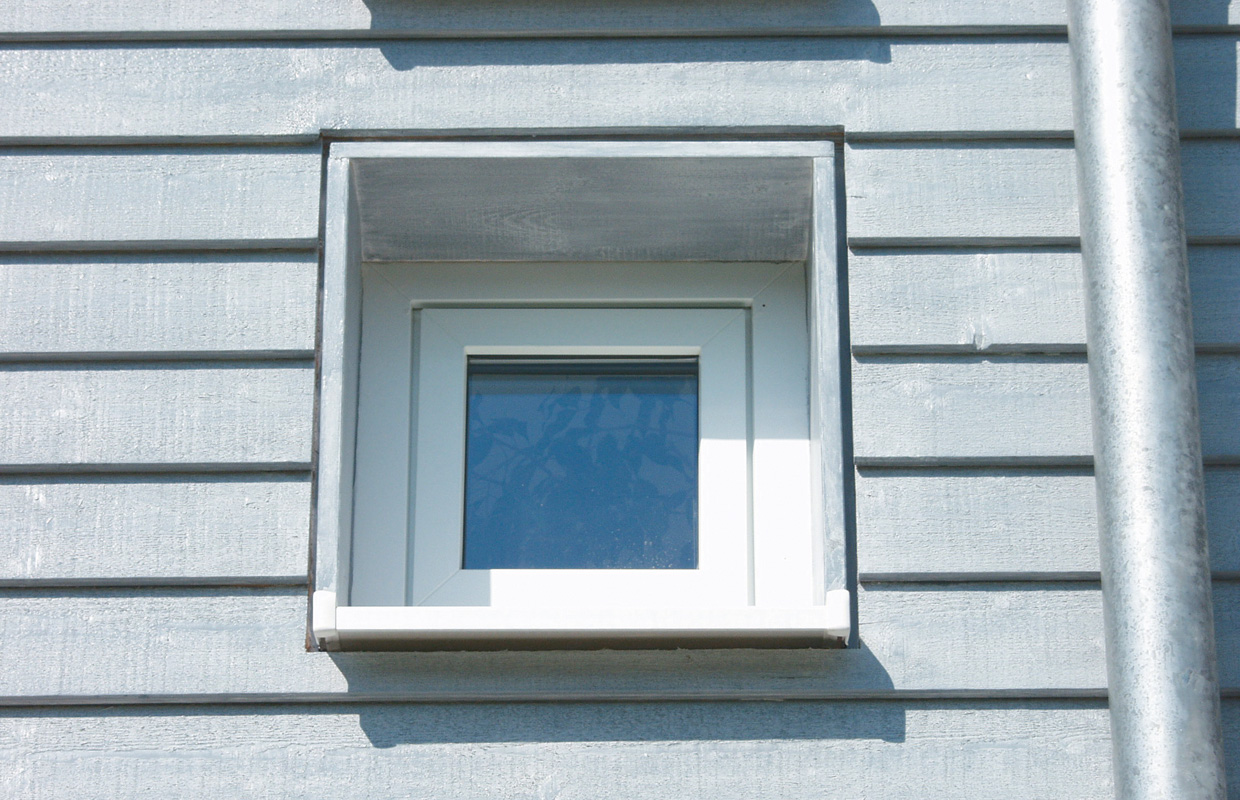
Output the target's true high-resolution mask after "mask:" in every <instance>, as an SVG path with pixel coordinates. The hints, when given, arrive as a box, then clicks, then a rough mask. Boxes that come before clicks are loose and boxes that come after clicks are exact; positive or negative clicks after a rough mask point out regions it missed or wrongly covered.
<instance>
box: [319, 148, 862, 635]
mask: <svg viewBox="0 0 1240 800" xmlns="http://www.w3.org/2000/svg"><path fill="white" fill-rule="evenodd" d="M773 154H774V157H783V158H797V159H803V160H807V161H808V162H809V163H811V164H812V170H811V171H810V172H809V174H810V175H812V180H811V181H810V185H809V186H806V187H805V191H806V192H807V193H808V194H809V197H810V198H811V201H812V202H811V204H810V207H811V209H812V211H811V213H809V214H808V215H807V219H806V220H805V221H804V225H805V226H806V231H805V234H806V236H807V238H808V241H809V245H808V250H807V252H806V258H805V260H804V261H796V262H792V263H789V262H786V261H784V262H778V263H768V262H755V261H746V262H738V263H731V262H714V263H712V262H705V261H677V262H675V263H667V262H648V263H625V264H617V263H613V262H606V261H603V262H596V263H585V264H582V263H576V264H568V263H540V262H538V261H537V260H536V259H534V258H532V257H531V258H529V259H526V261H527V263H524V264H520V265H513V266H511V267H506V268H497V267H496V266H495V265H494V264H489V263H485V262H475V261H468V260H462V261H460V262H453V263H435V262H412V263H398V264H393V263H387V262H377V263H370V262H366V263H363V261H362V253H361V250H362V248H361V244H360V240H361V238H362V235H363V234H362V229H363V228H364V227H365V225H364V220H363V219H362V215H361V212H360V210H359V206H361V205H364V204H365V203H366V202H367V200H368V198H367V197H365V196H363V195H364V192H359V190H358V188H357V186H356V182H355V181H354V180H352V177H353V175H352V171H351V164H350V162H351V161H353V160H356V159H366V160H367V161H368V163H370V164H374V163H375V162H376V160H381V159H385V158H387V159H393V160H394V161H393V163H394V164H395V163H397V162H398V161H399V160H400V159H435V158H466V159H487V158H522V159H528V158H540V157H546V158H555V159H561V160H562V159H565V158H574V157H582V158H592V159H598V158H617V159H622V158H643V159H651V158H660V157H669V156H670V157H681V158H684V157H691V158H703V159H729V158H771V157H772V155H773ZM833 154H834V148H833V146H832V145H830V144H824V143H820V142H809V143H799V142H794V143H739V142H681V143H668V142H657V143H635V142H623V143H616V142H568V143H566V142H554V143H502V146H499V144H498V143H445V142H426V143H402V144H401V145H393V144H382V145H376V144H349V145H334V146H333V147H332V151H331V155H330V158H329V161H328V180H327V184H328V185H327V190H328V196H327V202H326V204H325V220H324V227H325V231H324V235H325V240H326V241H325V254H324V260H325V263H324V320H323V323H324V324H323V331H324V337H323V342H322V362H321V364H322V368H321V379H320V421H319V451H318V458H319V461H318V468H317V470H316V478H317V482H318V483H317V496H318V506H317V508H316V557H315V575H314V580H315V586H314V594H313V599H314V602H313V607H312V628H313V632H314V635H315V638H316V640H317V641H318V642H319V644H320V646H321V647H324V648H325V649H338V648H353V647H375V646H379V647H390V646H396V647H411V648H441V647H442V648H468V647H492V646H570V647H571V646H597V645H606V646H681V645H693V644H697V645H710V646H718V645H764V646H766V645H770V646H806V645H815V644H824V643H830V642H832V641H838V640H840V639H844V638H847V636H848V632H849V630H850V626H851V615H850V608H849V606H850V598H849V596H848V592H847V590H846V588H845V586H846V580H845V575H844V571H843V564H844V553H843V540H844V534H843V496H842V493H843V480H842V474H843V468H844V465H843V463H842V445H841V437H842V433H841V430H840V417H839V394H838V392H839V369H840V363H839V360H840V359H839V350H838V341H839V340H838V336H839V333H838V331H839V327H838V297H837V295H836V291H837V289H836V286H837V283H836V277H835V258H834V254H835V243H834V224H835V220H834V205H833V198H834V167H833ZM466 249H468V248H466ZM469 255H470V254H469V252H462V254H461V257H462V259H467V258H468V257H469ZM535 255H536V254H535ZM692 255H693V254H692V253H691V254H690V256H692ZM807 284H808V286H807ZM365 286H372V287H377V286H382V290H373V291H367V290H365V289H364V287H365ZM497 306H498V308H497ZM591 316H593V317H594V318H595V320H596V321H597V320H599V319H603V318H606V317H610V318H613V319H614V324H613V323H608V324H604V325H601V326H589V325H585V324H584V323H583V321H584V320H587V319H588V318H589V317H591ZM695 316H697V317H702V318H703V319H709V320H713V321H712V322H710V323H709V324H706V325H705V327H704V326H703V325H702V324H689V323H690V322H691V321H692V320H693V318H694V317H695ZM807 318H808V319H807ZM634 321H636V322H639V323H640V324H638V325H633V324H632V323H633V322H634ZM716 322H723V325H722V326H719V325H716V324H715V323H716ZM712 326H714V329H713V330H712V331H711V332H710V333H709V335H707V334H704V333H703V331H705V329H706V328H711V327H712ZM445 327H446V328H447V329H450V331H449V330H445V331H444V333H445V334H446V335H443V336H440V335H439V331H438V330H437V329H440V328H445ZM591 327H594V328H596V329H597V330H598V335H596V336H594V338H592V339H591V338H590V337H589V336H584V334H583V333H582V332H583V331H584V330H588V329H590V328H591ZM684 328H688V329H690V330H687V331H686V330H681V331H680V332H679V333H678V332H677V329H684ZM724 329H728V330H730V331H731V333H730V334H729V335H726V336H724V337H723V339H724V340H726V341H727V345H726V346H723V345H722V344H721V343H720V342H716V343H715V344H714V345H713V347H714V349H715V350H717V351H718V353H716V354H714V355H710V353H709V352H708V350H709V349H710V347H712V345H709V344H708V342H711V341H712V340H713V338H714V337H715V336H716V335H717V334H719V333H720V332H721V331H723V330H724ZM633 330H637V331H642V332H643V333H642V334H641V335H639V336H636V338H634V335H633V334H631V333H627V332H626V333H622V331H633ZM428 331H429V332H430V335H428ZM583 336H584V338H583ZM704 338H705V341H703V339H704ZM517 352H537V353H540V354H551V353H556V354H570V353H571V354H579V355H590V354H599V353H612V354H615V353H623V354H626V355H637V354H641V353H647V354H677V355H683V354H693V355H699V357H701V358H703V366H702V369H703V375H702V380H703V383H702V389H701V391H702V393H703V396H707V395H711V396H714V397H716V398H723V397H727V396H729V394H730V395H731V396H732V399H733V408H732V410H731V411H730V412H729V414H728V415H727V416H728V418H729V419H730V420H731V422H730V424H732V425H733V426H735V425H736V424H737V423H738V422H741V420H740V416H743V417H744V418H745V419H744V420H743V424H744V425H745V426H746V430H745V431H743V432H742V434H743V436H742V438H741V439H739V440H737V439H732V440H729V441H726V442H723V441H721V442H720V443H719V445H720V446H721V447H722V448H723V449H721V450H720V451H719V452H720V453H726V455H723V456H722V457H720V458H715V457H714V454H710V457H708V454H707V448H709V447H711V446H713V445H712V443H711V439H710V437H709V436H707V435H706V427H705V423H706V422H707V419H706V418H704V419H703V423H704V428H703V433H704V435H703V439H704V441H703V451H702V462H701V463H702V464H703V467H704V469H705V470H706V472H705V473H704V474H703V476H702V483H701V485H702V492H701V495H700V501H699V502H700V505H699V510H700V514H701V515H702V525H701V536H702V538H701V540H700V541H701V545H700V546H701V547H702V548H703V549H702V555H703V562H702V569H700V570H469V571H463V570H460V569H459V567H457V566H456V565H457V564H459V552H460V551H459V547H460V538H461V533H460V526H459V524H458V523H457V522H456V521H454V519H455V518H454V517H453V514H456V515H457V516H459V507H458V506H459V504H457V503H456V502H455V498H456V496H457V495H459V494H460V492H462V491H463V488H460V486H456V485H453V486H449V487H447V488H446V489H445V487H444V486H443V485H439V484H437V485H436V486H434V487H432V486H431V484H430V482H429V481H426V480H425V479H423V482H422V483H421V484H419V482H418V478H417V475H418V474H419V473H421V474H423V475H425V474H427V473H428V472H429V471H431V465H432V464H436V463H438V464H441V466H442V461H443V459H444V457H445V456H444V453H445V448H451V447H452V445H451V442H452V441H457V440H459V442H458V445H457V446H458V449H459V447H460V443H463V435H462V434H461V431H463V412H464V375H465V372H464V364H465V358H466V357H467V356H468V355H470V354H515V353H517ZM436 353H438V354H437V355H436ZM708 356H709V357H708ZM708 362H709V363H708ZM376 364H392V365H395V368H390V369H378V368H376V367H375V365H376ZM359 365H360V373H359ZM368 366H369V368H368ZM436 369H438V370H440V373H441V374H440V375H439V377H433V376H432V375H431V374H430V372H433V371H434V370H436ZM444 369H446V370H447V371H446V372H444V371H443V370H444ZM428 370H429V371H430V372H428ZM716 373H717V374H716ZM708 383H709V384H710V385H711V387H714V388H710V387H708ZM721 387H726V388H721ZM708 388H709V391H708ZM445 389H446V391H445ZM738 395H743V396H740V397H738ZM359 398H360V399H359ZM738 402H739V407H740V408H741V409H742V412H743V413H742V414H741V415H740V416H738V415H737V412H736V406H737V403H738ZM445 421H450V422H451V424H450V425H448V430H447V432H446V434H445V435H444V436H442V437H440V438H439V439H438V440H436V430H437V428H438V427H440V426H441V423H443V422H445ZM458 428H459V429H460V430H458ZM462 458H463V454H457V456H456V461H460V460H461V459H462ZM456 461H452V462H451V463H450V464H449V465H448V467H447V468H446V469H444V470H442V476H447V477H446V478H445V479H446V480H447V481H448V483H450V484H451V483H453V482H456V484H462V483H463V480H462V479H461V477H460V475H458V473H461V472H462V471H461V470H459V469H457V466H459V464H457V463H456ZM391 464H403V465H405V468H404V469H403V470H402V469H387V468H384V465H391ZM715 464H718V465H719V470H720V475H719V476H717V477H715V478H711V477H710V475H709V471H710V469H712V466H711V465H715ZM355 470H356V473H355ZM442 476H441V477H442ZM742 484H748V485H742ZM444 491H447V492H448V493H449V494H450V495H451V498H452V499H451V500H450V502H447V503H439V504H438V510H436V503H434V502H430V501H428V499H427V498H428V497H429V496H433V495H434V494H438V493H441V492H444ZM428 512H429V516H428ZM436 515H438V519H437V520H435V521H431V520H432V519H433V518H435V517H436ZM712 520H716V521H717V522H714V521H712ZM411 529H412V531H413V533H412V536H410V534H409V531H410V530H411ZM445 531H448V533H445ZM423 573H424V574H423ZM357 574H361V575H365V576H366V580H365V582H364V583H365V585H364V586H363V585H362V584H361V583H354V584H353V586H352V587H351V586H350V577H351V576H353V575H357ZM428 590H429V591H428ZM341 601H345V602H341ZM375 601H377V602H375ZM428 601H429V602H428Z"/></svg>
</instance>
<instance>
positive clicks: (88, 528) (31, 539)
mask: <svg viewBox="0 0 1240 800" xmlns="http://www.w3.org/2000/svg"><path fill="white" fill-rule="evenodd" d="M0 519H3V520H4V531H5V534H4V536H0V578H3V579H49V578H51V579H77V580H90V579H100V578H103V579H124V578H134V577H143V578H221V577H249V576H274V575H285V576H288V575H299V574H300V575H302V576H304V575H305V574H306V563H307V554H306V547H307V543H308V531H309V528H310V484H309V481H308V480H306V479H302V478H297V479H286V480H279V479H272V478H255V477H250V478H241V477H236V476H200V477H197V478H187V477H185V476H174V477H170V478H159V477H152V478H148V479H145V480H141V479H136V478H133V477H97V478H92V479H87V478H82V477H70V478H63V479H59V480H48V479H46V478H41V479H40V478H35V479H31V478H18V477H5V478H0Z"/></svg>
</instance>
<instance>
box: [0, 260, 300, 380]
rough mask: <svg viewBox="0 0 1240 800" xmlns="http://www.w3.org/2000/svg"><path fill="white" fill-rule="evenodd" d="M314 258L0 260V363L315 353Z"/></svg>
mask: <svg viewBox="0 0 1240 800" xmlns="http://www.w3.org/2000/svg"><path fill="white" fill-rule="evenodd" d="M317 275H318V263H317V260H316V259H315V257H314V256H313V255H291V256H285V257H273V256H270V255H267V256H250V257H245V256H237V255H202V256H193V257H186V256H145V257H136V258H135V257H128V258H126V257H113V258H98V257H95V258H90V257H79V258H72V257H69V258H66V257H64V256H59V257H44V258H12V257H10V258H5V259H0V304H3V305H4V307H5V309H6V312H5V314H4V315H3V316H2V317H0V354H3V353H8V354H29V355H31V356H39V355H54V354H73V353H82V354H91V353H93V354H107V353H126V352H151V353H154V352H159V351H193V350H205V351H212V350H214V351H243V350H258V351H273V350H298V349H300V350H313V349H314V309H315V292H316V284H317Z"/></svg>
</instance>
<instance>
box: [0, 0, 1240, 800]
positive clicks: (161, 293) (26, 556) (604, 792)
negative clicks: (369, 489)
mask: <svg viewBox="0 0 1240 800" xmlns="http://www.w3.org/2000/svg"><path fill="white" fill-rule="evenodd" d="M1060 6H1061V3H1060V2H1058V0H1037V2H1011V3H1006V2H1000V3H996V2H981V0H958V1H957V2H951V3H949V2H946V0H934V1H933V2H919V1H917V0H778V2H771V3H762V2H757V0H727V2H725V3H722V4H710V5H703V4H699V3H695V2H677V1H676V0H643V1H639V0H626V1H625V2H620V3H596V2H591V1H590V0H560V1H559V2H552V1H551V0H516V1H515V2H488V3H485V4H478V3H465V2H462V1H461V0H435V2H426V3H406V2H398V1H397V0H340V1H339V2H337V1H336V0H291V1H289V2H285V1H283V0H261V2H256V3H251V4H246V5H245V6H244V10H239V9H242V8H243V6H239V5H237V4H233V3H225V2H221V1H220V0H209V1H208V2H202V1H201V0H199V1H198V2H194V1H192V0H183V1H181V0H177V1H175V2H165V1H164V0H128V1H127V2H122V0H115V2H102V3H91V4H82V3H71V2H68V0H16V2H10V3H5V4H3V8H0V45H2V46H0V75H3V76H4V79H3V80H0V107H3V108H5V109H6V113H5V114H4V115H3V116H0V298H3V307H4V313H3V314H0V361H2V362H3V363H0V398H2V399H0V403H3V407H4V413H3V414H2V415H0V521H2V522H0V524H2V525H3V530H4V531H5V532H6V533H5V535H3V536H0V582H2V583H0V638H3V639H4V640H5V641H6V644H7V645H8V646H7V647H5V648H3V649H0V676H2V677H0V702H3V704H4V706H5V707H4V708H3V709H0V730H2V731H3V733H2V734H0V754H2V755H0V763H3V764H5V765H6V769H3V770H0V787H2V789H3V792H4V794H5V795H6V796H12V797H34V798H38V797H47V798H60V797H66V796H74V797H80V798H88V797H117V798H119V797H135V796H141V795H143V794H144V793H149V792H150V791H152V790H154V789H155V788H156V787H159V788H160V789H162V790H163V791H165V792H166V793H169V794H173V795H177V796H193V795H203V796H206V795H208V794H209V795H213V796H254V797H310V796H314V797H319V796H324V797H328V796H330V797H359V798H363V797H364V798H370V797H380V796H406V797H427V798H451V797H460V798H468V797H493V796H495V797H531V798H572V797H588V798H599V797H617V798H626V799H627V798H635V797H660V798H664V797H678V798H695V797H702V798H719V797H737V798H740V797H745V798H760V797H771V798H776V797H778V798H794V797H823V796H841V797H845V796H846V797H868V798H885V797H890V798H908V797H919V798H933V797H943V798H949V797H950V798H986V797H1002V798H1005V800H1016V799H1023V798H1056V799H1058V798H1063V797H1075V798H1104V797H1109V796H1110V780H1111V779H1110V751H1109V747H1110V745H1109V733H1108V727H1107V725H1108V723H1107V718H1106V711H1105V674H1104V673H1105V671H1104V665H1103V652H1102V628H1101V618H1100V598H1099V591H1098V585H1097V582H1096V580H1095V578H1096V570H1097V548H1096V542H1095V528H1094V518H1093V505H1092V489H1093V487H1092V478H1091V476H1090V470H1089V465H1088V454H1089V437H1088V427H1087V426H1088V418H1087V413H1086V407H1087V392H1088V389H1087V385H1086V376H1085V371H1084V348H1083V323H1082V310H1081V309H1082V303H1081V294H1080V277H1079V263H1078V262H1079V259H1078V255H1077V252H1076V241H1075V236H1076V232H1077V231H1076V207H1075V202H1076V193H1075V186H1074V182H1073V171H1072V170H1073V164H1072V152H1071V141H1070V138H1069V136H1068V135H1067V133H1066V132H1067V131H1068V130H1069V129H1070V128H1071V108H1070V93H1069V86H1068V84H1067V80H1068V61H1067V45H1066V36H1065V32H1064V30H1063V27H1062V26H1063V24H1064V23H1063V12H1062V8H1061V7H1060ZM1175 14H1176V20H1177V22H1178V24H1180V25H1192V26H1195V27H1193V28H1192V29H1191V31H1182V32H1181V35H1180V36H1179V37H1178V40H1177V69H1178V79H1179V89H1180V110H1181V120H1182V124H1183V127H1184V129H1185V132H1186V140H1185V145H1184V164H1185V180H1186V189H1187V195H1188V198H1187V199H1188V222H1189V230H1190V245H1191V247H1190V260H1191V266H1192V270H1193V274H1192V278H1193V288H1194V291H1195V292H1196V297H1195V301H1194V312H1195V325H1196V330H1197V335H1198V341H1199V343H1200V347H1201V354H1202V355H1201V358H1200V363H1199V376H1200V381H1201V397H1202V409H1203V431H1204V437H1205V449H1206V452H1207V454H1208V464H1207V486H1208V498H1207V499H1208V504H1209V509H1208V510H1209V515H1210V526H1211V548H1212V558H1213V563H1214V566H1215V569H1216V571H1217V572H1216V594H1215V603H1216V615H1217V625H1218V634H1219V650H1220V671H1221V675H1222V678H1223V682H1224V685H1225V695H1226V696H1227V697H1228V698H1229V699H1228V700H1227V702H1225V704H1224V711H1225V723H1226V730H1227V733H1228V738H1229V754H1230V758H1231V763H1232V767H1233V768H1232V773H1233V774H1234V775H1240V751H1238V749H1237V748H1238V747H1240V730H1238V724H1240V713H1238V710H1240V705H1237V704H1236V702H1235V700H1234V699H1230V698H1232V697H1234V696H1235V695H1236V692H1237V691H1238V690H1240V618H1238V617H1240V583H1237V576H1240V466H1237V465H1238V464H1240V434H1237V433H1236V430H1237V429H1236V426H1235V425H1234V424H1233V420H1234V419H1235V417H1236V412H1237V410H1238V405H1240V401H1238V399H1237V398H1240V311H1237V309H1240V214H1237V213H1236V212H1237V209H1238V208H1240V196H1237V194H1238V192H1240V190H1238V189H1237V187H1238V186H1240V180H1237V176H1238V175H1240V133H1238V132H1237V119H1238V118H1237V113H1238V112H1237V100H1236V98H1237V78H1236V75H1237V70H1236V64H1237V39H1238V37H1240V34H1237V31H1236V29H1235V28H1233V27H1226V26H1228V25H1230V24H1232V23H1233V22H1235V21H1237V20H1240V4H1237V5H1236V7H1235V8H1233V6H1232V4H1229V3H1226V2H1210V0H1194V2H1182V3H1177V4H1176V9H1175ZM910 26H912V27H910ZM927 26H929V27H927ZM706 31H710V32H713V33H714V34H727V35H715V36H712V37H710V38H705V37H701V36H696V34H701V33H703V32H706ZM793 31H796V32H802V33H805V34H807V35H803V36H775V37H772V36H763V35H761V34H763V33H772V32H775V33H780V34H786V33H789V32H793ZM445 32H455V33H457V34H463V35H464V37H465V38H459V37H458V38H444V34H445ZM582 32H589V33H596V34H597V33H608V32H610V33H611V34H612V35H611V36H610V37H604V38H577V37H575V36H574V34H580V33H582ZM522 33H524V34H530V33H533V34H536V36H535V37H533V38H531V37H529V36H525V37H522V36H517V35H516V34H522ZM669 33H680V34H685V35H684V36H681V37H679V38H675V37H674V38H668V37H667V34H669ZM651 34H657V36H653V37H652V36H651ZM470 37H472V38H470ZM240 40H244V41H240ZM650 126H683V127H689V128H694V127H700V126H746V127H753V128H767V127H776V128H779V127H788V126H843V127H844V130H845V132H846V144H845V146H844V149H843V155H844V178H843V179H844V182H845V188H846V192H845V194H846V201H847V218H846V219H847V227H846V230H847V235H848V237H849V243H850V245H851V248H850V258H849V265H848V269H849V276H848V277H849V306H850V309H849V310H850V314H851V336H852V342H853V344H854V348H855V358H854V359H853V362H852V399H853V404H854V407H853V413H854V419H855V428H854V437H855V442H856V455H857V456H858V459H859V462H858V463H859V466H858V469H857V471H856V492H857V502H856V509H857V513H856V558H857V567H858V570H859V572H860V575H861V591H860V596H859V617H860V646H859V647H857V648H854V649H851V650H848V651H844V652H825V651H824V652H796V651H793V652H760V651H744V652H727V651H703V652H674V651H673V652H661V653H607V652H602V653H599V652H594V653H544V654H537V653H491V654H486V653H474V654H394V653H386V654H382V653H350V654H336V655H327V654H322V653H309V652H307V651H306V649H305V621H306V598H305V591H306V575H307V570H306V565H307V563H308V556H309V554H308V547H309V517H310V513H309V512H310V502H311V497H310V494H311V492H310V483H309V479H310V472H309V470H310V464H311V461H312V453H311V440H312V428H313V414H312V404H313V392H314V326H315V318H316V285H317V272H318V267H317V254H316V247H317V236H318V215H319V187H320V164H321V153H322V139H321V137H320V131H321V130H323V129H331V130H333V131H335V132H337V135H344V134H346V133H347V132H349V131H359V130H371V131H374V130H396V131H399V130H411V129H421V130H431V129H470V128H503V129H513V130H517V131H520V130H529V129H533V128H538V129H565V128H568V129H579V128H604V129H606V128H615V129H624V130H636V129H643V128H648V127H650ZM1032 459H1036V460H1032ZM772 698H791V699H790V700H789V701H787V702H782V703H771V702H761V701H762V700H765V699H772ZM478 701H485V702H478ZM1232 780H1233V782H1236V781H1238V780H1240V778H1237V777H1233V779H1232Z"/></svg>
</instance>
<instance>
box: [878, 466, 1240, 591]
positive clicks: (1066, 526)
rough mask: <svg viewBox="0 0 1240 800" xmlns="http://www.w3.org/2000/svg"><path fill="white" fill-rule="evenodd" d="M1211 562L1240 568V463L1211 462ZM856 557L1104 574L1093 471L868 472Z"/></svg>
mask: <svg viewBox="0 0 1240 800" xmlns="http://www.w3.org/2000/svg"><path fill="white" fill-rule="evenodd" d="M1206 513H1207V517H1208V518H1209V531H1210V562H1211V565H1212V566H1213V568H1214V569H1215V570H1220V571H1226V572H1240V469H1236V468H1234V467H1209V468H1207V469H1206ZM857 559H858V569H859V570H860V571H861V573H862V574H863V575H864V574H866V573H882V574H892V573H900V572H910V573H913V572H930V573H933V572H949V573H961V572H1008V573H1024V572H1027V573H1036V572H1097V571H1098V568H1099V567H1098V529H1097V516H1096V507H1095V498H1094V481H1093V478H1092V476H1091V475H1090V474H1089V473H1088V471H1086V470H1054V471H1048V470H1039V471H1031V470H1024V471H1021V470H964V471H955V472H944V471H934V472H925V471H922V472H918V471H911V470H866V469H863V470H860V471H859V472H858V475H857Z"/></svg>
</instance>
